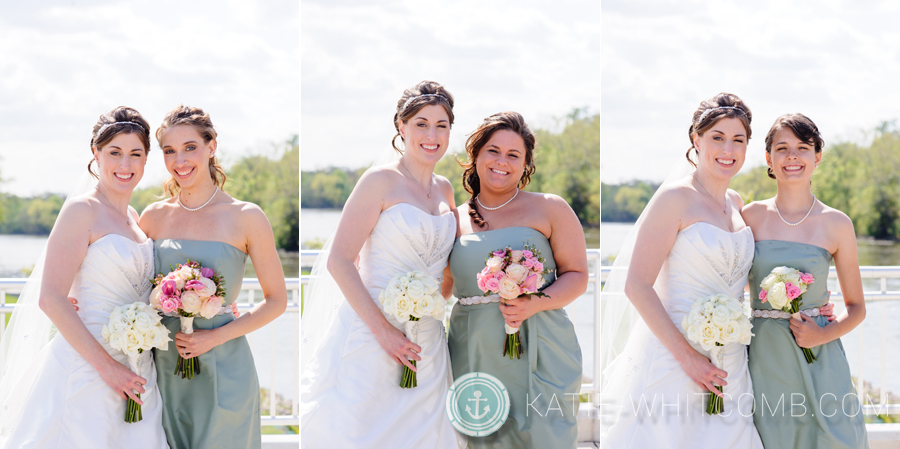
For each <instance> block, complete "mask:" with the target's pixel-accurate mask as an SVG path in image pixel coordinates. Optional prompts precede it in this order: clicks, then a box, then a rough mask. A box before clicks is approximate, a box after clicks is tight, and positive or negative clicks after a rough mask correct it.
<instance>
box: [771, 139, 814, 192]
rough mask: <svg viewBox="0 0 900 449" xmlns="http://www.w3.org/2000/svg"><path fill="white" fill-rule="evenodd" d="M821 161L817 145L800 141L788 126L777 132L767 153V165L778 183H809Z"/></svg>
mask: <svg viewBox="0 0 900 449" xmlns="http://www.w3.org/2000/svg"><path fill="white" fill-rule="evenodd" d="M820 160H822V153H821V152H819V153H816V148H815V145H813V144H810V143H807V142H804V141H802V140H800V139H799V138H798V137H797V136H796V135H794V132H793V131H791V129H790V128H788V127H786V126H785V127H782V128H781V129H779V130H777V131H775V136H774V137H773V138H772V147H771V150H770V151H769V152H767V153H766V163H767V164H769V166H770V167H772V172H774V173H775V179H777V180H778V181H795V180H797V181H804V182H808V181H809V178H810V177H812V174H813V170H815V168H816V166H817V165H818V164H819V161H820Z"/></svg>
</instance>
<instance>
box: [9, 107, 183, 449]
mask: <svg viewBox="0 0 900 449" xmlns="http://www.w3.org/2000/svg"><path fill="white" fill-rule="evenodd" d="M149 130H150V126H149V124H148V123H147V121H146V120H144V118H143V117H141V115H140V114H139V113H138V112H137V111H136V110H134V109H131V108H128V107H118V108H116V109H113V110H112V111H110V112H108V113H106V114H104V115H102V116H100V120H99V121H98V122H97V124H96V125H94V129H93V134H92V138H91V150H92V152H93V156H94V157H93V159H91V163H90V164H88V171H89V172H90V173H91V176H93V177H94V178H96V180H95V181H92V182H89V183H86V184H84V185H82V188H80V189H77V190H76V191H75V192H73V194H72V195H70V197H69V198H68V199H67V200H66V203H65V204H64V205H63V207H62V210H61V211H60V213H59V217H58V218H57V221H56V224H57V225H59V226H54V227H53V230H52V231H51V233H50V238H49V239H48V241H47V248H46V252H45V254H44V255H43V256H42V258H41V260H39V261H38V264H37V266H36V267H35V270H34V272H33V273H32V275H31V277H30V278H29V280H28V282H27V284H26V286H25V288H24V289H23V291H22V294H21V295H20V296H19V300H18V304H17V306H16V309H15V312H14V313H13V316H12V319H11V320H10V323H9V327H8V328H7V330H6V332H5V333H4V335H3V342H2V343H3V346H2V351H0V360H2V362H3V364H2V371H0V404H2V409H0V410H2V415H0V447H2V448H25V447H28V448H57V447H65V448H98V447H141V448H168V447H169V446H168V444H166V439H165V435H164V434H163V430H162V403H161V401H160V396H159V390H158V389H157V388H156V369H155V368H154V367H153V359H152V357H151V354H150V352H149V351H148V352H145V353H144V354H143V356H142V359H141V362H140V364H141V369H140V375H138V374H135V373H132V372H131V371H130V370H129V368H128V367H127V357H126V355H125V354H124V353H123V352H121V351H118V350H113V349H112V348H111V347H110V346H109V344H108V343H107V342H106V341H105V340H104V339H103V338H102V336H101V332H100V330H101V328H102V327H103V325H104V324H107V323H108V322H109V314H110V312H111V311H112V309H113V308H115V307H117V306H120V305H123V304H130V303H132V302H136V301H143V302H147V299H148V295H149V293H150V282H149V279H150V276H151V275H152V270H153V242H152V241H151V240H150V239H148V238H147V237H146V236H145V235H144V233H143V232H141V229H140V228H139V227H138V225H137V219H138V216H137V213H136V212H135V210H134V209H133V208H131V207H129V206H128V201H129V199H130V198H131V193H132V191H133V190H134V188H135V186H136V185H137V183H138V182H139V181H140V179H141V176H142V175H143V173H144V165H145V164H146V162H147V153H148V151H149V149H150V133H149ZM95 163H96V167H97V171H96V172H94V171H93V170H92V169H91V166H92V165H94V164H95ZM88 179H89V178H88ZM42 272H43V273H45V274H46V275H45V276H43V277H42V276H41V274H42ZM67 296H74V297H77V298H79V301H80V310H79V311H77V312H76V311H75V310H74V308H73V307H72V305H71V304H69V301H68V299H67ZM38 307H39V310H38ZM51 322H52V326H55V329H56V330H58V335H55V338H54V335H53V333H54V331H53V330H52V327H51ZM135 393H139V394H140V398H138V397H137V395H136V394H135ZM129 397H130V398H132V399H134V400H135V401H136V402H138V403H142V404H143V405H142V413H143V420H142V421H139V422H137V423H126V422H125V420H124V419H125V405H126V399H127V398H129Z"/></svg>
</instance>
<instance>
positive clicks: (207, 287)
mask: <svg viewBox="0 0 900 449" xmlns="http://www.w3.org/2000/svg"><path fill="white" fill-rule="evenodd" d="M197 280H198V281H200V282H202V283H203V288H202V289H200V290H194V291H195V292H197V294H198V295H200V297H201V298H206V297H209V296H212V295H215V294H216V283H215V282H213V280H212V279H209V278H205V277H201V278H199V279H197Z"/></svg>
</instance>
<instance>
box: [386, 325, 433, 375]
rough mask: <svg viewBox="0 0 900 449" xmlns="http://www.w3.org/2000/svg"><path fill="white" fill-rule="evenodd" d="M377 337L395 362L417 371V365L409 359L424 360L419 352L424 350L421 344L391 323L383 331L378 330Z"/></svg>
mask: <svg viewBox="0 0 900 449" xmlns="http://www.w3.org/2000/svg"><path fill="white" fill-rule="evenodd" d="M375 338H376V339H377V340H378V344H380V345H381V348H382V349H384V352H386V353H388V355H389V356H391V358H392V359H394V361H395V362H397V363H400V364H402V365H406V367H407V368H409V369H411V370H412V371H414V372H415V371H416V367H415V366H413V364H412V363H410V361H409V359H413V360H422V357H420V356H419V353H420V352H422V347H421V346H419V345H417V344H415V343H413V342H411V341H409V339H407V338H406V335H403V332H400V331H399V330H397V328H396V327H394V326H391V325H387V326H385V327H384V329H382V331H381V332H376V333H375Z"/></svg>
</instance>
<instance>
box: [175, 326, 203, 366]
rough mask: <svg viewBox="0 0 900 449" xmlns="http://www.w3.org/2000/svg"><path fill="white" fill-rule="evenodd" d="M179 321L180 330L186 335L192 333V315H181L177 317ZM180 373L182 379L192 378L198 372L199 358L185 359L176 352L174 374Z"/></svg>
mask: <svg viewBox="0 0 900 449" xmlns="http://www.w3.org/2000/svg"><path fill="white" fill-rule="evenodd" d="M178 318H179V319H180V321H181V332H182V333H184V334H187V335H190V334H193V333H194V317H192V316H182V317H178ZM178 373H181V378H182V379H188V380H190V379H193V378H194V376H196V375H197V374H200V360H197V357H191V358H189V359H185V358H184V357H182V356H181V354H178V363H176V364H175V373H174V374H175V375H178Z"/></svg>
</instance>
